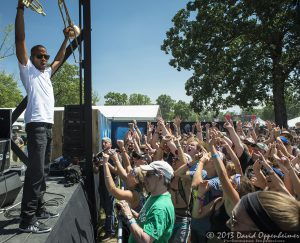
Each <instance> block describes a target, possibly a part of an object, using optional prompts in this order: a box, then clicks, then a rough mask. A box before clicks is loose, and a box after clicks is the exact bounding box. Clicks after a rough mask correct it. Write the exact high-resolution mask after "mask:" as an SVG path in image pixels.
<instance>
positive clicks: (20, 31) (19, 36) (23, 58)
mask: <svg viewBox="0 0 300 243" xmlns="http://www.w3.org/2000/svg"><path fill="white" fill-rule="evenodd" d="M15 43H16V54H17V58H18V60H19V62H20V63H21V64H23V65H26V64H27V61H28V54H27V49H26V43H25V27H24V5H23V3H22V2H21V0H19V2H18V7H17V15H16V21H15Z"/></svg>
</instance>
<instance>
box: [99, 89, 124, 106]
mask: <svg viewBox="0 0 300 243" xmlns="http://www.w3.org/2000/svg"><path fill="white" fill-rule="evenodd" d="M104 99H105V104H104V105H127V103H128V97H127V94H125V93H123V94H121V93H115V92H109V93H107V94H106V95H105V96H104Z"/></svg>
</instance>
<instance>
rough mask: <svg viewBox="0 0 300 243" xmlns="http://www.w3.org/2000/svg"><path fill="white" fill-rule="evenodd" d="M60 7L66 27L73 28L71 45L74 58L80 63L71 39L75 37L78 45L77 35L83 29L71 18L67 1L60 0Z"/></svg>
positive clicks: (70, 36) (70, 33)
mask: <svg viewBox="0 0 300 243" xmlns="http://www.w3.org/2000/svg"><path fill="white" fill-rule="evenodd" d="M58 7H59V11H60V14H61V17H62V19H63V21H64V25H65V28H71V31H70V32H69V43H70V47H71V49H72V54H73V57H74V60H75V62H76V63H79V62H80V60H79V62H77V60H76V57H75V54H74V50H73V46H72V43H71V40H70V39H75V42H76V46H78V42H77V37H78V36H79V35H80V32H81V30H80V28H79V27H78V26H77V25H75V24H74V23H73V22H72V20H71V18H70V15H69V11H68V8H67V5H66V3H65V0H58ZM63 12H65V15H64V14H63Z"/></svg>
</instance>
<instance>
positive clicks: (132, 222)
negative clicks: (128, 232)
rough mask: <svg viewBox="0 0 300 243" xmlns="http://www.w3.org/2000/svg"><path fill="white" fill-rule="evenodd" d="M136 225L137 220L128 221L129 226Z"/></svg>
mask: <svg viewBox="0 0 300 243" xmlns="http://www.w3.org/2000/svg"><path fill="white" fill-rule="evenodd" d="M136 223H137V222H136V220H135V219H134V218H132V219H129V220H128V222H127V225H128V226H130V225H132V224H136Z"/></svg>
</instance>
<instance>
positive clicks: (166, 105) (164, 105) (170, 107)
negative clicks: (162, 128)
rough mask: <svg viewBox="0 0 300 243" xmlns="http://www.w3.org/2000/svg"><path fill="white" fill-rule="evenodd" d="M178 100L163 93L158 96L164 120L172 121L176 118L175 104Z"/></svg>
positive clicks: (157, 102)
mask: <svg viewBox="0 0 300 243" xmlns="http://www.w3.org/2000/svg"><path fill="white" fill-rule="evenodd" d="M175 103H176V101H175V100H173V99H172V98H171V96H169V95H166V94H162V95H160V96H158V97H157V99H156V104H157V105H159V107H160V110H161V115H162V117H163V119H164V120H166V121H171V120H172V119H173V118H174V105H175Z"/></svg>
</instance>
